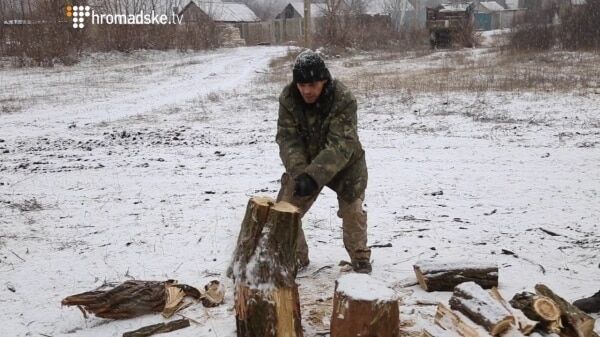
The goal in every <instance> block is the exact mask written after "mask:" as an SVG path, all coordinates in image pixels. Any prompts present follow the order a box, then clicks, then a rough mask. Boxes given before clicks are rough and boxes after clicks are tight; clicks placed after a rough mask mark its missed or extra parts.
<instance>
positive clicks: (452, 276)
mask: <svg viewBox="0 0 600 337" xmlns="http://www.w3.org/2000/svg"><path fill="white" fill-rule="evenodd" d="M413 268H414V270H415V275H416V276H417V280H418V281H419V285H421V288H423V289H424V290H426V291H452V290H454V287H455V286H457V285H459V284H461V283H464V282H475V283H477V284H479V285H480V286H481V287H483V288H485V289H489V288H492V287H497V286H498V266H497V265H495V264H484V265H474V264H473V263H470V262H456V263H436V262H428V261H423V262H417V263H416V264H415V265H414V266H413Z"/></svg>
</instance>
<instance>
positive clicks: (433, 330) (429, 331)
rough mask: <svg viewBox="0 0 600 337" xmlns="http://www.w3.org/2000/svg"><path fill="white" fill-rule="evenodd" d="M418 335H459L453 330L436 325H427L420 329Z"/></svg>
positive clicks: (427, 336) (435, 336)
mask: <svg viewBox="0 0 600 337" xmlns="http://www.w3.org/2000/svg"><path fill="white" fill-rule="evenodd" d="M420 337H460V335H459V334H458V333H457V332H455V331H454V330H446V329H443V328H441V327H439V326H437V325H429V326H426V327H424V328H423V330H421V336H420Z"/></svg>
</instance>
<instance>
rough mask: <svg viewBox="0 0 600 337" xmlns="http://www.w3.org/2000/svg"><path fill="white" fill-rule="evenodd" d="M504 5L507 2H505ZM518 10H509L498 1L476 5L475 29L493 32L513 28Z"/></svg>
mask: <svg viewBox="0 0 600 337" xmlns="http://www.w3.org/2000/svg"><path fill="white" fill-rule="evenodd" d="M503 3H504V4H506V2H504V1H503ZM516 11H517V9H507V8H506V7H505V6H503V5H502V4H500V3H499V2H497V1H479V2H476V3H475V11H474V17H475V29H477V30H493V29H504V28H510V27H512V24H513V21H514V17H515V13H516Z"/></svg>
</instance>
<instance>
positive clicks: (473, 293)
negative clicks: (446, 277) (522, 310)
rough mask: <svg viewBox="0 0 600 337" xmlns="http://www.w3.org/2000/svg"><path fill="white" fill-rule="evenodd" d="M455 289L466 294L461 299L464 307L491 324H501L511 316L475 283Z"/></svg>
mask: <svg viewBox="0 0 600 337" xmlns="http://www.w3.org/2000/svg"><path fill="white" fill-rule="evenodd" d="M455 289H456V290H455V291H460V292H462V293H463V294H464V297H460V303H461V305H462V306H464V307H465V308H467V310H469V311H470V312H473V313H477V314H480V315H481V316H483V317H485V318H486V319H489V321H490V322H500V321H502V320H503V319H504V318H506V317H508V316H510V315H511V314H510V312H508V311H507V309H506V308H504V307H503V306H502V305H501V304H500V303H498V302H497V301H496V300H494V299H493V298H492V296H491V295H490V293H488V292H487V291H486V290H485V289H483V288H481V287H480V286H479V285H478V284H477V283H475V282H465V283H461V284H459V285H457V286H456V288H455ZM490 304H492V305H490Z"/></svg>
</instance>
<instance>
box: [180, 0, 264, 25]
mask: <svg viewBox="0 0 600 337" xmlns="http://www.w3.org/2000/svg"><path fill="white" fill-rule="evenodd" d="M179 15H180V16H181V17H182V22H184V23H185V22H197V21H203V20H211V21H213V22H215V23H222V24H239V23H248V22H259V21H260V18H259V17H258V16H256V14H255V13H254V12H253V11H252V10H251V9H250V8H249V7H248V6H246V5H245V4H242V3H235V2H221V1H219V0H209V1H198V0H190V2H188V4H187V5H185V6H184V7H183V9H182V10H181V11H180V12H179Z"/></svg>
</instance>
